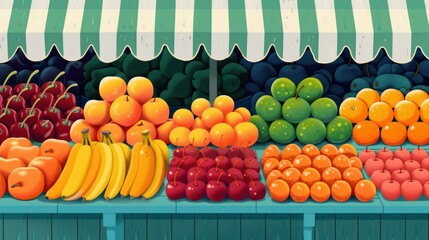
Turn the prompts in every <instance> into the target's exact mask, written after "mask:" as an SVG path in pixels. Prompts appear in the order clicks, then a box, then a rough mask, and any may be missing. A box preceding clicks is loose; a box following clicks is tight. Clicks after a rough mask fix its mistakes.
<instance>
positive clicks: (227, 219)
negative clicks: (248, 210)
mask: <svg viewBox="0 0 429 240" xmlns="http://www.w3.org/2000/svg"><path fill="white" fill-rule="evenodd" d="M217 220H218V225H217V229H218V235H217V236H218V239H241V237H240V235H241V231H240V228H241V218H240V214H218V219H217Z"/></svg>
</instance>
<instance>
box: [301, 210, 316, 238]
mask: <svg viewBox="0 0 429 240" xmlns="http://www.w3.org/2000/svg"><path fill="white" fill-rule="evenodd" d="M315 225H316V216H315V214H314V213H305V214H304V240H313V230H314V226H315Z"/></svg>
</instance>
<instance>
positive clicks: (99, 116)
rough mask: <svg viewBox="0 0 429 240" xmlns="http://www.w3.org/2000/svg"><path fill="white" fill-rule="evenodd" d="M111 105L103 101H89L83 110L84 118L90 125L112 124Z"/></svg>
mask: <svg viewBox="0 0 429 240" xmlns="http://www.w3.org/2000/svg"><path fill="white" fill-rule="evenodd" d="M109 112H110V103H108V102H107V101H103V100H89V101H88V102H87V103H86V104H85V107H84V108H83V116H84V118H85V120H86V121H87V122H88V124H90V125H95V126H98V125H103V124H106V123H108V122H110V120H111V118H110V114H109Z"/></svg>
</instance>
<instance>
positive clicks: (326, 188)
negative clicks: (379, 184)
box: [262, 144, 376, 202]
mask: <svg viewBox="0 0 429 240" xmlns="http://www.w3.org/2000/svg"><path fill="white" fill-rule="evenodd" d="M356 156H357V153H356V149H355V148H354V147H353V146H352V145H350V144H344V145H342V146H340V148H338V149H337V147H335V146H334V145H332V144H326V145H325V146H323V147H322V148H321V149H320V150H319V149H318V148H317V147H316V146H314V145H312V144H307V145H305V146H304V147H303V148H302V149H301V148H300V147H299V146H298V145H296V144H288V145H286V146H285V147H284V149H283V151H282V152H280V149H279V147H277V146H276V145H269V146H268V147H267V148H266V149H265V150H264V153H263V155H262V165H263V172H264V175H265V177H266V184H267V187H268V191H269V193H270V195H271V198H272V199H273V200H274V201H278V202H283V201H286V200H287V199H288V198H289V196H290V197H291V198H292V200H293V201H295V202H305V201H307V199H308V198H309V197H311V198H312V199H313V200H314V201H316V202H325V201H327V200H328V199H329V198H330V197H331V196H332V198H333V199H334V200H336V201H338V202H345V201H347V200H348V199H349V198H350V197H351V196H352V194H353V195H354V196H356V198H357V199H358V200H360V201H362V202H367V201H370V200H371V199H373V198H374V196H375V193H376V188H375V186H374V184H373V183H372V182H371V181H369V180H364V179H363V175H362V172H361V169H362V162H361V161H360V159H359V158H357V157H356Z"/></svg>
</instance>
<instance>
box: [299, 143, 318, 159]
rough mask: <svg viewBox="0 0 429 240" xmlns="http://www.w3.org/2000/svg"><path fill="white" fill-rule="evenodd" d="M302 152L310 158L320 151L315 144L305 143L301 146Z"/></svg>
mask: <svg viewBox="0 0 429 240" xmlns="http://www.w3.org/2000/svg"><path fill="white" fill-rule="evenodd" d="M302 154H304V155H306V156H308V157H309V158H310V159H313V158H315V157H316V156H317V155H319V154H320V151H319V149H318V148H317V147H316V146H315V145H313V144H307V145H305V146H304V147H302Z"/></svg>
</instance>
